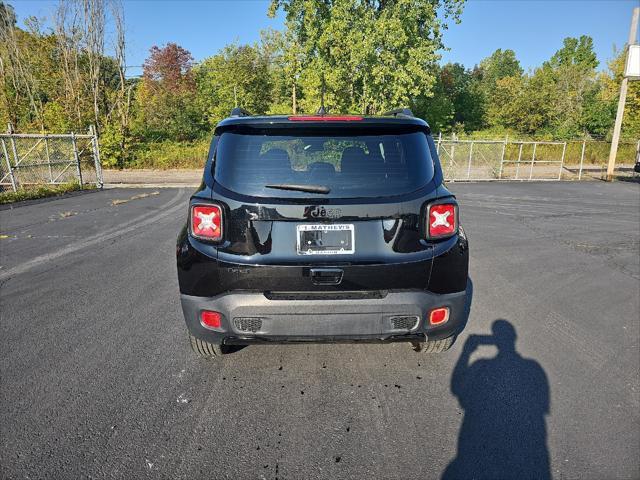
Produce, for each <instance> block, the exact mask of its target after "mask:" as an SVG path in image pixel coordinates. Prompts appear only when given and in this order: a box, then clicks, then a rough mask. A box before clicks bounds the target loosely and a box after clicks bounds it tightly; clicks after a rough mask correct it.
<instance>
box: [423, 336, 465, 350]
mask: <svg viewBox="0 0 640 480" xmlns="http://www.w3.org/2000/svg"><path fill="white" fill-rule="evenodd" d="M455 341H456V335H452V336H451V337H448V338H443V339H442V340H432V341H430V342H417V343H414V344H413V349H414V350H415V351H416V352H422V353H442V352H446V351H447V350H449V349H450V348H451V346H452V345H453V343H454V342H455Z"/></svg>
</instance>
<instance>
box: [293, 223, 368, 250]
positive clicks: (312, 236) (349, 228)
mask: <svg viewBox="0 0 640 480" xmlns="http://www.w3.org/2000/svg"><path fill="white" fill-rule="evenodd" d="M335 232H341V233H338V234H335ZM323 237H325V238H328V239H329V242H330V243H329V244H328V245H323V244H322V243H323ZM331 237H333V238H331ZM338 241H340V242H342V243H341V244H340V245H335V244H332V243H336V242H338ZM309 242H313V243H309ZM296 245H297V252H298V255H353V254H354V253H355V252H356V245H355V228H354V225H353V224H352V223H340V224H326V223H318V224H316V223H314V224H308V223H304V224H300V225H297V226H296Z"/></svg>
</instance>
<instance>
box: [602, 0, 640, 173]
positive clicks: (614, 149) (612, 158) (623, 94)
mask: <svg viewBox="0 0 640 480" xmlns="http://www.w3.org/2000/svg"><path fill="white" fill-rule="evenodd" d="M638 17H640V7H636V8H634V9H633V16H632V17H631V30H630V31H629V41H628V42H627V62H628V55H629V50H628V49H629V47H630V46H631V45H633V44H635V43H636V31H637V30H638ZM627 62H625V70H626V67H627V66H628V65H627ZM626 73H627V72H626V71H625V72H623V77H622V84H621V85H620V99H619V100H618V113H617V114H616V123H615V124H614V127H613V138H612V139H611V151H610V152H609V165H607V182H610V181H611V180H613V171H614V168H615V166H616V155H617V153H618V142H619V141H620V130H621V129H622V117H623V115H624V104H625V101H626V99H627V85H628V83H629V78H628V77H627V75H626Z"/></svg>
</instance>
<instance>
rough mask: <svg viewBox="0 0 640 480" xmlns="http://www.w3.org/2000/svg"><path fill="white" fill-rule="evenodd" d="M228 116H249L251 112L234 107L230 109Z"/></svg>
mask: <svg viewBox="0 0 640 480" xmlns="http://www.w3.org/2000/svg"><path fill="white" fill-rule="evenodd" d="M229 116H230V117H250V116H251V113H249V112H247V111H246V110H245V109H244V108H240V107H235V108H234V109H233V110H231V115H229Z"/></svg>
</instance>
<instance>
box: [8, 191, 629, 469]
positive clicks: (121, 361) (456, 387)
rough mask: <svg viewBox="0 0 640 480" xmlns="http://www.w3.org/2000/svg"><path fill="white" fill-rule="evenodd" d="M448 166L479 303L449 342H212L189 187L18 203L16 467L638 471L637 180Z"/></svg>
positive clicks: (13, 331) (11, 330)
mask: <svg viewBox="0 0 640 480" xmlns="http://www.w3.org/2000/svg"><path fill="white" fill-rule="evenodd" d="M450 187H451V189H452V190H453V191H454V192H456V194H458V198H459V200H460V203H461V206H462V207H461V208H462V212H461V219H462V223H463V225H464V226H465V228H466V230H467V232H468V235H469V238H470V248H471V271H470V276H471V279H472V281H473V304H472V307H471V315H470V319H469V323H468V326H467V329H466V331H465V332H464V333H463V334H462V335H461V336H460V338H459V339H458V341H457V343H456V344H455V345H454V347H453V348H452V349H451V350H450V351H449V352H447V353H444V354H440V355H435V356H429V355H425V354H419V353H416V352H413V351H412V350H411V349H410V347H409V346H408V345H405V344H390V345H292V346H251V347H248V348H244V349H242V350H240V351H238V352H235V353H233V354H229V355H227V356H225V357H224V358H222V359H221V361H219V362H214V363H210V362H204V361H201V360H199V359H197V358H196V357H195V356H194V355H193V354H192V352H191V351H190V349H189V346H188V343H187V339H186V329H185V326H184V321H183V319H182V313H181V310H180V305H179V301H178V291H177V281H176V274H175V264H174V252H175V251H174V244H175V237H176V234H177V231H178V229H179V228H180V226H181V224H182V222H183V221H184V217H185V214H186V200H187V198H188V197H189V194H190V191H189V190H188V189H113V190H104V191H98V192H93V193H86V194H81V195H76V196H71V197H67V198H61V199H55V200H47V201H41V202H36V203H32V204H28V205H22V206H18V207H16V208H3V209H2V210H0V235H1V238H0V265H1V268H0V283H1V296H0V310H1V318H0V477H2V478H56V479H66V478H184V479H194V478H255V479H276V478H278V479H301V478H308V479H311V478H327V479H337V478H385V479H408V478H421V479H431V478H456V477H465V478H509V477H512V478H525V477H527V476H535V477H541V478H544V477H545V476H547V477H548V476H551V477H553V478H558V479H560V478H563V479H564V478H593V479H604V478H607V479H608V478H639V477H640V460H639V457H638V455H637V454H638V451H640V394H639V391H640V390H639V389H640V381H639V372H640V353H639V352H640V347H639V340H640V330H639V319H638V312H639V311H640V184H637V183H626V182H617V183H614V184H605V183H601V182H589V183H522V184H520V183H476V184H473V183H470V184H452V185H450ZM497 320H498V322H497V323H495V322H496V321H497ZM492 328H493V331H494V332H495V334H493V335H492ZM514 331H515V334H516V335H517V338H516V340H515V345H514V344H513V341H512V340H513V338H512V337H511V336H510V335H511V334H510V332H514ZM470 334H479V335H484V336H483V337H480V338H481V339H482V340H481V341H480V342H478V344H477V345H474V344H473V342H469V341H468V339H469V335H470ZM490 335H491V336H490ZM474 338H478V337H474ZM469 357H470V360H471V362H476V363H474V364H473V365H472V366H471V367H469V366H468V362H467V360H468V358H469ZM478 360H481V361H480V363H477V361H478ZM547 458H548V459H549V461H550V470H549V471H547V472H546V473H545V471H544V469H540V465H541V464H544V462H545V461H546V460H545V459H547ZM547 474H549V475H547Z"/></svg>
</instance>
